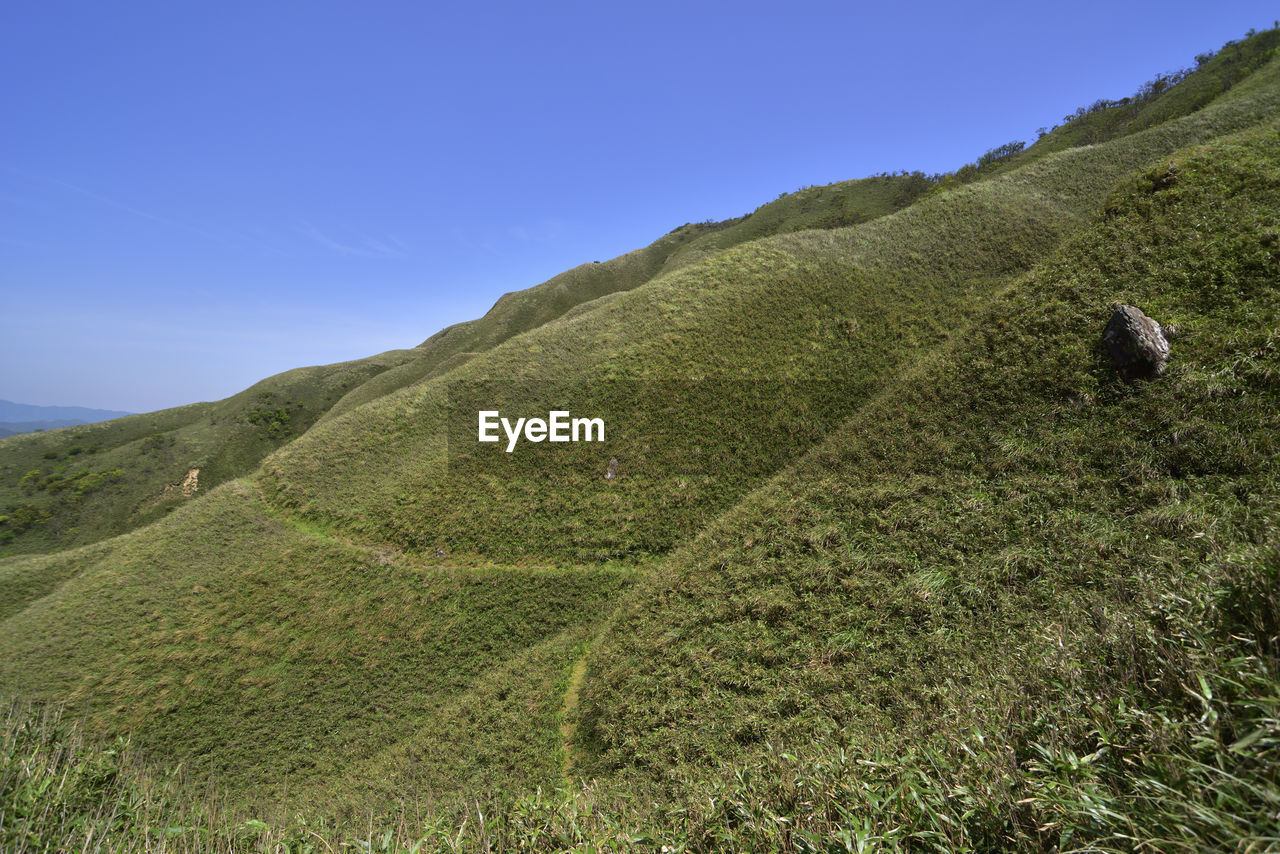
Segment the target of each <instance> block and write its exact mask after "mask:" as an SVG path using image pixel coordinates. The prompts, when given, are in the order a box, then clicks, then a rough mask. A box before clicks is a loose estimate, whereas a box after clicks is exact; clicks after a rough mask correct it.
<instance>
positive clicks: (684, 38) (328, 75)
mask: <svg viewBox="0 0 1280 854" xmlns="http://www.w3.org/2000/svg"><path fill="white" fill-rule="evenodd" d="M1277 16H1280V11H1278V10H1277V7H1276V6H1275V4H1273V3H1261V2H1256V3H1254V2H1239V3H1233V2H1212V3H1206V2H1199V3H1194V4H1192V3H1149V2H1115V0H1111V2H1106V3H1075V4H1039V3H1028V2H1019V3H1005V2H987V3H981V4H972V5H966V4H959V3H899V4H890V3H874V4H873V3H850V2H805V0H792V1H791V2H788V3H782V2H777V0H774V2H770V3H755V2H714V3H709V2H697V0H686V2H680V3H675V2H654V1H653V0H646V2H643V3H640V2H635V3H612V2H601V0H595V2H583V3H562V2H554V0H552V2H537V3H533V2H527V0H526V2H488V3H458V4H448V5H446V4H443V3H427V2H400V3H388V2H370V1H369V0H366V2H359V3H357V2H323V0H310V2H270V0H269V2H261V0H257V2H229V0H221V1H220V2H217V3H211V2H201V3H196V2H181V0H165V2H148V3H143V2H127V0H125V2H119V3H116V2H111V3H103V2H98V0H94V2H59V0H41V2H26V3H10V4H7V5H6V9H5V11H4V13H3V15H2V16H0V21H2V24H3V25H2V26H0V77H2V79H3V80H4V84H3V86H0V108H2V110H3V116H4V121H3V125H0V128H2V129H0V296H2V298H3V310H2V311H0V365H3V367H2V368H0V398H6V399H10V400H16V401H21V402H25V403H34V404H45V405H48V404H62V405H83V406H96V407H103V408H110V409H128V410H137V411H145V410H151V409H158V408H161V407H165V406H173V405H178V404H182V403H189V402H193V401H197V400H212V399H218V398H221V397H224V396H226V395H229V394H232V393H234V392H236V391H238V390H240V389H242V388H244V387H246V386H248V385H250V384H251V383H253V382H254V381H256V380H258V379H260V378H262V377H264V376H268V375H270V374H273V373H277V372H279V371H282V370H286V369H288V368H292V367H297V366H301V365H306V364H318V363H325V362H333V361H340V360H343V359H351V358H358V357H361V356H366V355H371V354H373V353H376V352H380V351H382V350H387V349H391V348H397V347H410V346H413V345H415V344H417V343H419V342H420V341H422V340H423V339H425V338H426V337H427V336H428V335H430V334H431V333H433V332H435V331H437V330H438V329H440V328H442V327H444V326H446V325H448V324H450V323H454V322H457V321H460V320H466V319H469V318H472V317H477V316H479V315H481V314H483V313H484V312H485V311H486V310H487V309H488V307H489V306H490V305H491V304H492V303H493V301H494V300H495V299H496V298H497V297H498V296H499V295H501V294H502V293H503V292H505V291H509V290H517V289H520V288H525V287H529V286H531V285H535V284H537V283H538V282H541V281H544V280H546V279H547V278H550V277H551V276H553V275H555V274H556V273H558V272H560V271H562V270H564V269H567V268H569V267H572V266H574V265H576V264H579V263H581V262H584V261H592V260H604V259H607V258H610V257H613V256H616V255H619V254H621V253H623V252H626V251H629V250H631V249H634V248H637V247H640V246H643V245H646V244H648V243H649V242H651V241H652V240H654V239H655V238H657V237H658V236H660V235H661V234H663V233H665V232H667V231H669V230H670V229H672V228H673V227H675V226H677V225H680V224H682V223H684V222H688V221H699V220H705V219H709V218H714V219H723V218H726V217H732V216H737V215H740V214H742V213H745V212H747V211H750V210H752V209H754V208H755V207H757V206H758V205H760V204H761V203H763V202H766V201H769V200H771V199H773V198H775V197H776V196H777V195H778V194H779V193H781V192H784V191H790V190H794V189H796V188H797V187H800V186H803V185H808V184H823V183H829V182H832V181H838V180H843V179H847V178H855V177H861V176H864V175H868V174H872V173H876V172H880V171H892V170H897V169H922V170H924V171H928V172H935V171H950V170H952V169H954V168H956V167H958V166H960V165H962V164H963V163H965V162H966V161H971V160H973V159H975V158H976V157H977V155H979V154H981V153H982V152H984V151H986V150H987V149H989V148H991V147H993V146H995V145H999V144H1001V143H1004V142H1007V141H1010V140H1013V139H1023V140H1032V139H1034V138H1035V131H1036V128H1038V127H1040V126H1042V125H1052V124H1054V123H1056V122H1059V121H1061V119H1062V117H1063V116H1064V115H1065V114H1067V113H1069V112H1071V111H1072V110H1074V109H1075V108H1076V107H1078V106H1081V105H1083V104H1088V103H1091V102H1092V101H1094V100H1096V99H1097V98H1099V97H1121V96H1124V95H1127V94H1129V93H1131V92H1132V91H1133V90H1134V89H1136V88H1137V87H1138V85H1139V84H1141V83H1142V82H1143V81H1145V80H1147V79H1149V78H1151V77H1153V76H1154V75H1155V74H1157V73H1159V72H1162V71H1171V70H1175V69H1177V68H1180V67H1184V66H1187V65H1190V64H1192V62H1193V57H1194V56H1195V54H1197V53H1201V52H1205V51H1211V50H1216V49H1217V48H1218V47H1219V46H1220V45H1221V44H1222V43H1223V42H1224V41H1226V40H1228V39H1232V38H1238V37H1240V36H1242V35H1243V34H1244V32H1245V31H1246V30H1248V29H1249V28H1250V27H1257V28H1264V27H1269V26H1271V25H1272V21H1273V20H1274V18H1276V17H1277Z"/></svg>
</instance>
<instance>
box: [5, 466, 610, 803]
mask: <svg viewBox="0 0 1280 854" xmlns="http://www.w3.org/2000/svg"><path fill="white" fill-rule="evenodd" d="M90 550H91V551H90V552H88V553H83V555H77V554H76V552H71V553H67V554H66V555H65V556H54V557H42V558H18V559H10V560H9V561H6V562H5V564H4V565H3V570H4V571H5V572H6V573H7V575H8V579H9V580H10V581H12V580H13V578H14V577H15V576H17V577H20V578H23V579H25V581H23V582H22V583H23V584H24V586H25V587H26V588H27V589H28V590H29V591H30V592H29V595H27V596H24V597H21V598H25V599H31V600H32V601H30V603H29V604H27V605H26V607H25V608H24V609H23V610H21V611H18V612H17V613H14V614H12V615H11V616H9V617H8V619H7V620H6V621H5V622H4V624H3V631H0V638H2V640H0V659H3V664H0V685H2V686H3V690H4V691H5V692H6V693H9V694H10V695H13V694H15V693H20V694H22V695H24V696H28V697H33V698H38V699H39V698H59V699H62V700H65V701H67V702H68V703H70V704H71V705H72V706H73V707H74V708H76V709H77V710H83V711H84V713H85V715H86V720H87V721H88V722H89V725H90V727H91V729H92V730H93V731H94V732H98V733H110V734H118V733H125V732H132V733H133V735H134V738H135V740H136V742H137V744H138V745H139V747H140V748H141V749H142V750H144V751H145V752H146V753H147V754H148V755H150V756H155V757H164V758H165V759H166V760H168V761H174V762H181V763H183V764H184V765H185V766H186V767H187V769H188V770H189V772H190V773H191V774H192V775H193V776H194V777H195V778H196V779H202V778H205V777H212V778H214V779H216V780H217V781H218V782H219V783H221V784H225V785H226V786H228V787H229V789H230V791H233V792H235V796H234V799H235V800H236V801H237V802H241V801H243V802H248V801H251V800H252V799H254V798H260V797H265V796H266V795H267V793H271V795H272V799H273V800H272V802H274V803H279V802H280V800H279V798H280V797H282V793H283V792H284V791H285V789H286V787H287V788H288V790H289V791H298V790H301V789H304V788H306V789H308V790H309V791H312V792H320V793H324V792H327V791H329V790H330V789H332V791H333V792H334V793H344V796H346V795H349V796H351V797H357V795H351V794H350V792H349V791H347V790H345V789H344V786H343V784H342V779H343V778H344V776H345V774H346V773H347V772H348V771H349V770H350V768H351V765H352V763H353V762H355V761H357V760H358V759H361V758H363V757H367V756H369V755H371V754H373V753H375V752H376V751H378V750H380V749H383V748H385V747H386V746H388V745H394V744H396V743H399V742H401V741H405V740H406V739H411V738H414V737H421V736H420V734H422V733H424V732H426V733H430V732H433V731H434V728H435V727H436V726H437V723H438V721H439V720H442V719H449V720H453V719H455V718H456V711H450V710H451V709H455V708H456V706H455V704H456V702H457V700H458V698H460V697H461V696H463V695H465V694H466V692H468V691H472V690H475V685H476V683H477V680H481V679H483V678H484V677H485V675H486V674H492V673H495V672H497V671H499V670H500V669H501V667H502V666H503V663H504V662H506V661H507V660H509V659H511V658H513V657H514V656H519V655H521V654H522V653H523V652H525V651H526V650H530V649H532V648H535V647H538V645H540V644H544V643H545V642H547V641H550V640H551V639H553V638H556V637H557V636H560V635H561V634H562V633H564V632H566V631H570V630H573V629H574V628H575V627H584V626H590V625H592V624H594V623H596V622H597V621H599V620H600V619H601V617H602V616H603V615H604V614H606V613H607V612H608V611H609V610H610V609H609V608H608V603H609V602H610V601H612V600H613V598H614V597H615V596H616V595H617V594H618V593H619V592H620V590H622V589H623V588H624V587H625V586H626V585H627V583H628V581H629V578H630V574H629V573H627V572H622V573H619V572H613V571H610V570H608V569H605V568H601V569H594V570H590V571H584V570H578V569H572V568H568V569H504V568H501V567H493V568H480V567H477V568H469V569H457V568H450V567H436V568H422V567H417V566H413V565H409V564H402V563H400V562H397V561H396V560H394V559H392V558H390V557H388V556H387V555H385V554H379V553H374V552H370V551H367V550H364V549H358V548H354V547H351V546H347V545H343V544H341V543H339V542H335V541H331V540H328V539H325V538H324V537H322V536H318V535H316V533H314V532H312V531H309V530H304V529H300V528H296V527H294V526H293V525H292V524H290V523H288V522H286V521H282V520H279V519H275V518H272V517H270V516H267V515H264V514H263V513H262V510H261V507H260V505H259V504H258V502H257V500H256V499H255V498H254V495H253V491H252V487H251V486H250V485H249V484H247V483H245V482H241V481H237V482H232V483H229V484H226V485H224V486H223V487H222V488H220V489H219V490H217V491H216V492H214V493H213V494H211V495H209V496H207V497H205V498H204V499H202V500H200V501H198V502H194V503H191V504H188V505H187V506H185V507H184V508H183V509H182V510H180V511H178V512H176V513H174V514H172V515H171V516H169V517H167V518H166V519H164V520H162V521H161V522H158V523H156V524H154V525H152V526H151V527H148V528H146V529H144V530H141V531H138V532H136V533H135V534H132V535H129V536H127V537H122V538H118V539H116V540H112V541H110V542H109V543H104V544H101V545H98V546H93V547H90ZM51 562H52V563H54V564H56V565H55V566H50V564H51ZM36 564H43V568H44V569H52V570H53V575H54V576H55V577H56V576H63V578H64V580H62V582H61V583H60V584H58V585H57V586H56V587H54V588H53V589H52V590H49V589H48V587H49V585H48V584H47V583H46V584H45V586H44V587H41V586H40V585H39V583H38V582H37V581H36V580H33V579H34V577H36V576H38V572H37V570H39V569H40V568H42V567H40V566H36ZM48 577H49V576H45V581H46V582H47V580H48ZM6 588H8V589H12V588H11V587H10V586H9V585H8V584H6ZM41 593H44V594H45V595H43V596H42V597H41V598H33V597H34V596H38V595H39V594H41ZM11 595H12V594H11ZM547 666H549V667H551V668H552V669H553V670H560V669H563V668H565V667H567V666H569V664H566V663H565V662H564V661H562V660H560V659H558V658H555V657H554V656H553V658H552V659H549V660H548V664H547ZM520 678H527V677H524V676H520ZM534 678H537V677H536V676H535V677H534ZM549 681H550V682H551V683H554V681H555V680H554V678H553V679H551V680H549ZM516 702H517V701H516V700H515V699H513V700H512V703H513V704H514V703H516ZM519 702H524V700H520V701H519ZM553 705H554V706H555V712H558V705H556V704H553ZM505 714H506V715H507V716H508V717H509V720H507V721H506V722H505V723H506V725H507V726H510V725H511V724H512V723H513V722H515V721H519V722H520V723H521V725H525V726H527V725H528V724H530V723H531V720H532V719H533V718H532V716H531V715H530V714H529V710H528V709H527V708H524V707H514V706H513V707H512V708H509V709H507V710H506V712H505ZM497 717H498V719H501V718H502V717H503V715H502V714H498V716H497ZM553 718H554V713H551V717H547V716H546V715H544V719H545V729H546V730H547V736H546V738H545V739H543V741H542V742H538V741H536V739H534V740H531V744H535V745H538V746H537V747H531V748H528V749H527V750H528V752H529V754H530V755H531V756H532V757H534V758H535V759H537V761H538V762H540V763H541V764H537V763H536V762H535V764H534V765H533V767H528V766H527V765H526V764H525V763H523V762H520V761H516V760H515V759H514V758H513V760H512V771H511V774H512V779H513V780H524V779H526V778H528V779H530V780H532V781H533V782H535V783H536V782H539V781H541V782H546V783H553V782H554V781H556V780H557V779H558V768H559V760H558V758H557V754H558V749H559V747H558V745H559V728H558V721H556V720H554V719H553ZM451 726H455V727H456V726H459V725H458V724H451ZM483 736H484V733H483V731H481V732H477V733H473V737H475V738H476V739H481V738H483ZM531 761H532V760H531ZM435 773H437V772H436V771H435V770H433V771H432V772H429V773H428V777H430V776H431V774H435ZM520 775H524V776H520ZM432 779H433V782H434V784H435V785H437V786H439V787H440V788H445V787H446V783H447V782H449V781H447V780H440V778H439V777H438V776H437V777H434V778H432ZM453 782H454V783H455V784H456V783H457V782H459V781H457V780H455V781H453ZM331 784H332V785H331ZM338 800H339V794H334V798H333V800H332V801H328V802H334V803H336V802H337V801H338ZM323 802H327V801H325V799H324V797H323V794H321V795H318V796H317V800H315V801H312V802H311V803H313V804H315V803H323ZM335 808H336V807H335Z"/></svg>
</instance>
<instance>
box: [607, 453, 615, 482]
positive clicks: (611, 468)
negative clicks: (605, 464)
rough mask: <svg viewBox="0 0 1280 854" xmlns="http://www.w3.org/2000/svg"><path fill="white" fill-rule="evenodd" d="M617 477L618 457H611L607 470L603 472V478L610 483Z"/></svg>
mask: <svg viewBox="0 0 1280 854" xmlns="http://www.w3.org/2000/svg"><path fill="white" fill-rule="evenodd" d="M617 477H618V458H617V457H613V458H612V459H610V460H609V470H608V471H607V472H605V473H604V479H605V480H607V481H609V482H610V483H612V482H613V481H614V480H615V479H616V478H617Z"/></svg>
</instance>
